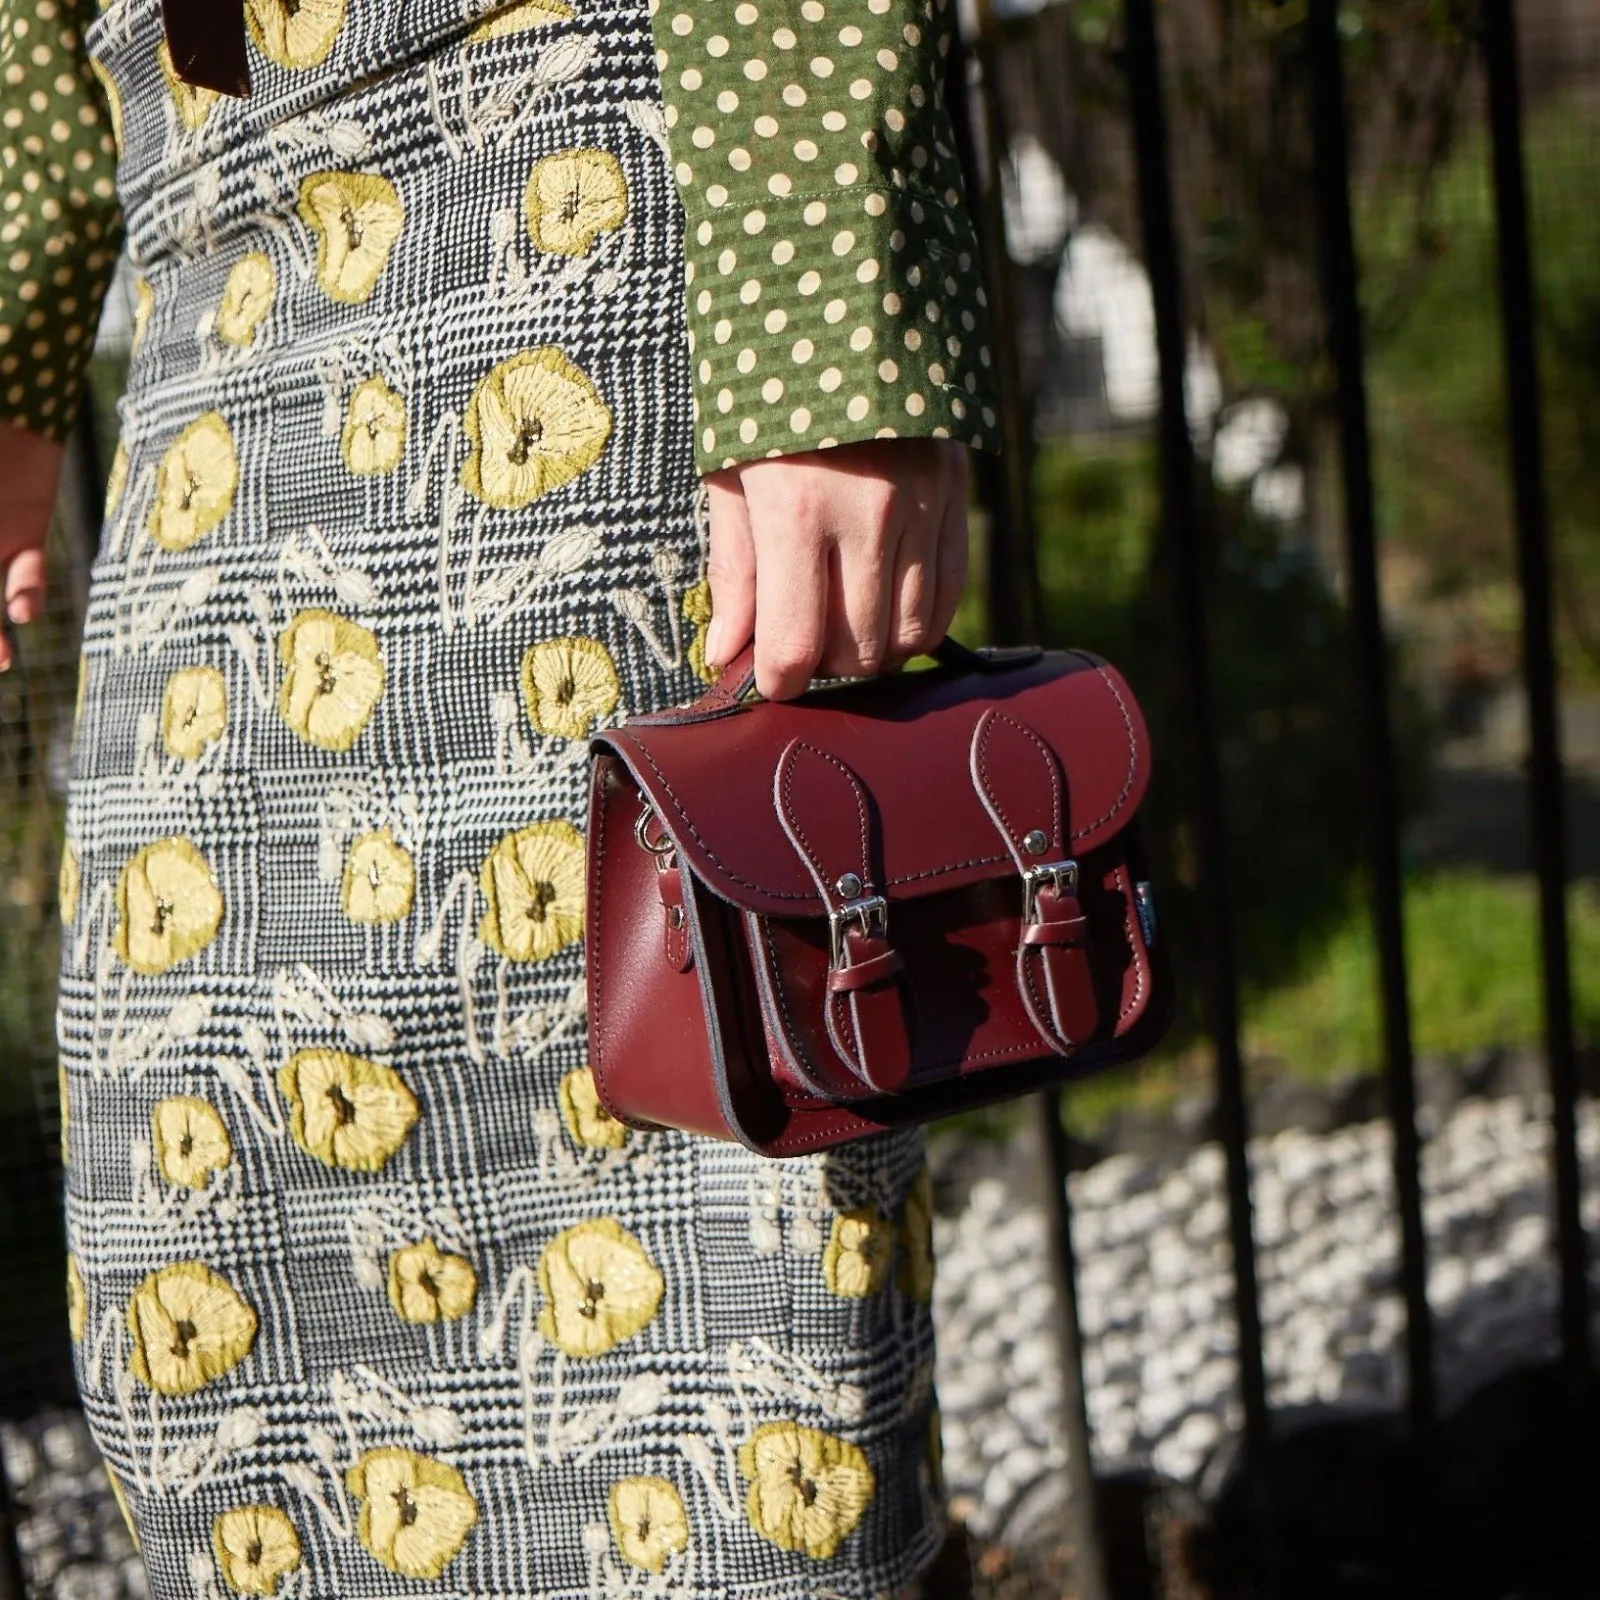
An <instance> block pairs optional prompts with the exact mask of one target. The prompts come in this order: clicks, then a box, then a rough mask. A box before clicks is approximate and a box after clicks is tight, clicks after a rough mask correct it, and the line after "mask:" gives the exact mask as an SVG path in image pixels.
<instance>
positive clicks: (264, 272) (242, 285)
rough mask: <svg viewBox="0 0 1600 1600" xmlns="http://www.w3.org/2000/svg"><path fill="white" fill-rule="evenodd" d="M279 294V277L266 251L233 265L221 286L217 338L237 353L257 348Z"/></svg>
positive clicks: (250, 255) (256, 251)
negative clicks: (251, 346)
mask: <svg viewBox="0 0 1600 1600" xmlns="http://www.w3.org/2000/svg"><path fill="white" fill-rule="evenodd" d="M277 293H278V274H277V272H276V270H275V269H274V268H273V265H272V257H271V256H269V255H268V254H267V253H266V252H265V251H264V250H252V251H251V252H250V254H249V255H247V256H241V257H240V258H239V260H237V261H236V262H234V264H233V271H232V272H230V273H229V274H228V281H227V282H226V283H225V284H224V285H223V286H222V304H221V305H219V306H218V307H217V337H218V338H219V339H221V340H222V342H223V343H224V344H231V345H233V346H234V348H235V349H243V348H244V346H245V345H248V344H254V343H255V337H256V329H257V328H259V327H260V326H261V324H262V323H263V322H265V321H266V320H267V318H268V317H269V316H271V315H272V302H273V300H274V299H276V297H277Z"/></svg>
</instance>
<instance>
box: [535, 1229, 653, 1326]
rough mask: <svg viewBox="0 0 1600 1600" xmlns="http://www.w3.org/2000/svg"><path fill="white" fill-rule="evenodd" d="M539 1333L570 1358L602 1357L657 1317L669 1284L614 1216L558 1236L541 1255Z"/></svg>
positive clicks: (642, 1248)
mask: <svg viewBox="0 0 1600 1600" xmlns="http://www.w3.org/2000/svg"><path fill="white" fill-rule="evenodd" d="M539 1287H540V1289H541V1290H542V1291H543V1293H544V1301H545V1303H544V1309H543V1310H542V1311H541V1312H540V1313H539V1331H540V1333H542V1334H543V1335H544V1336H545V1338H547V1339H548V1340H550V1342H551V1343H552V1344H554V1345H555V1346H556V1347H557V1348H558V1349H561V1350H565V1351H566V1353H567V1354H568V1355H569V1356H603V1355H604V1354H605V1353H606V1351H608V1350H610V1349H611V1348H612V1347H613V1346H614V1345H619V1344H621V1343H622V1341H623V1340H624V1339H631V1338H632V1337H633V1336H634V1334H636V1333H637V1332H638V1331H639V1330H640V1329H641V1328H643V1327H644V1326H645V1324H646V1323H648V1322H649V1321H650V1319H651V1318H652V1317H653V1316H654V1315H655V1314H656V1311H657V1309H658V1308H659V1306H660V1305H661V1296H662V1293H663V1292H664V1290H665V1288H666V1280H665V1279H664V1278H663V1277H662V1276H661V1273H660V1271H659V1270H658V1269H657V1267H656V1264H655V1262H653V1261H652V1260H651V1259H650V1257H649V1256H648V1255H646V1254H645V1249H644V1246H643V1245H642V1244H640V1243H639V1241H638V1240H637V1239H635V1238H634V1236H633V1235H632V1234H631V1233H629V1232H627V1230H626V1229H624V1228H623V1226H622V1224H621V1223H619V1222H617V1221H616V1220H615V1219H614V1218H612V1217H597V1218H595V1219H594V1220H593V1221H592V1222H580V1223H579V1224H578V1225H577V1226H576V1227H573V1228H568V1229H567V1230H566V1231H565V1232H564V1233H558V1234H557V1235H556V1236H555V1238H554V1239H552V1240H551V1241H550V1243H549V1244H547V1245H546V1246H545V1247H544V1253H543V1254H542V1255H541V1256H540V1257H539Z"/></svg>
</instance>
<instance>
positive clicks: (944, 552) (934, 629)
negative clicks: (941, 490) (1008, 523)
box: [923, 445, 969, 649]
mask: <svg viewBox="0 0 1600 1600" xmlns="http://www.w3.org/2000/svg"><path fill="white" fill-rule="evenodd" d="M953 471H954V480H953V482H952V484H951V491H950V493H949V495H948V496H947V497H946V499H945V502H944V515H943V517H942V518H941V519H940V523H939V535H938V539H937V543H936V552H935V557H934V582H933V604H932V607H931V610H930V615H929V619H928V644H927V645H925V646H924V647H923V648H924V649H931V648H932V647H933V645H936V644H937V643H938V642H939V641H940V640H941V639H942V638H944V636H945V635H946V634H947V633H949V631H950V624H951V623H952V622H954V621H955V615H956V610H957V608H958V607H959V606H960V604H961V596H962V595H963V594H964V593H965V592H966V588H967V557H968V548H969V533H968V530H967V451H966V447H965V446H964V445H957V446H956V447H955V455H954V462H953Z"/></svg>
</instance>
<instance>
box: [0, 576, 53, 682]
mask: <svg viewBox="0 0 1600 1600" xmlns="http://www.w3.org/2000/svg"><path fill="white" fill-rule="evenodd" d="M3 587H4V597H3V598H4V612H5V614H4V618H3V620H0V672H9V671H10V670H11V667H12V666H13V664H14V662H15V659H16V657H15V652H14V650H13V647H12V637H11V627H10V624H12V623H21V622H32V621H33V619H34V618H35V617H36V616H38V615H39V613H40V611H42V610H43V609H44V551H43V550H40V549H35V548H29V549H24V550H21V551H19V552H18V553H17V554H16V555H14V556H13V557H12V558H11V560H10V561H9V562H7V563H6V564H5V581H4V586H3Z"/></svg>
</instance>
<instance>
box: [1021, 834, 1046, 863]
mask: <svg viewBox="0 0 1600 1600" xmlns="http://www.w3.org/2000/svg"><path fill="white" fill-rule="evenodd" d="M1022 848H1023V849H1024V850H1026V851H1027V852H1028V854H1029V855H1030V856H1042V855H1043V854H1044V853H1045V851H1046V850H1048V849H1049V848H1050V841H1049V840H1048V839H1047V838H1046V837H1045V835H1044V831H1043V830H1042V829H1040V828H1035V829H1034V830H1033V831H1032V832H1031V833H1030V834H1028V835H1027V836H1026V838H1024V839H1023V841H1022Z"/></svg>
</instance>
